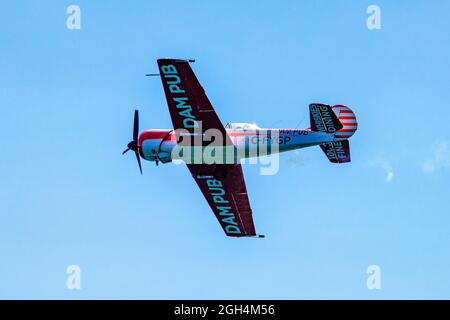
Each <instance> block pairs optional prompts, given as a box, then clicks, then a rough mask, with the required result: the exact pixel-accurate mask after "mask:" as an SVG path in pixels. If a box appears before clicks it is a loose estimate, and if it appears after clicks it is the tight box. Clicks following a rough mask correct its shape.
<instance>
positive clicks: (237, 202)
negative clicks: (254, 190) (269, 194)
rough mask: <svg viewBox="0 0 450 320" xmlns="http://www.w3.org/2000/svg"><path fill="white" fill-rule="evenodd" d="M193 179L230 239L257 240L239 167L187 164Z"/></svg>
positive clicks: (234, 165) (237, 165)
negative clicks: (254, 238) (249, 238)
mask: <svg viewBox="0 0 450 320" xmlns="http://www.w3.org/2000/svg"><path fill="white" fill-rule="evenodd" d="M188 168H189V170H190V171H191V174H192V177H193V178H194V179H195V181H196V182H197V184H198V186H199V188H200V190H201V191H202V192H203V195H204V196H205V198H206V200H207V201H208V204H209V206H210V207H211V209H212V210H213V212H214V214H215V215H216V218H217V220H219V223H220V225H221V226H222V228H223V230H224V231H225V234H226V235H227V236H230V237H249V236H255V235H256V233H255V226H254V224H253V217H252V209H251V208H250V202H249V200H248V196H247V188H246V187H245V181H244V175H243V174H242V168H241V165H240V164H214V165H196V164H188Z"/></svg>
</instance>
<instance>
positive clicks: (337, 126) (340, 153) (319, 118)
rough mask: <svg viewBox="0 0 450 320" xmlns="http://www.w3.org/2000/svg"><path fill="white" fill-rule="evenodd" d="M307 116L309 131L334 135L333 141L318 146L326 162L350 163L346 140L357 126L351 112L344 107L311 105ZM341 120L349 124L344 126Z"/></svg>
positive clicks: (348, 145) (348, 146) (348, 147)
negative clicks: (309, 122) (309, 123)
mask: <svg viewBox="0 0 450 320" xmlns="http://www.w3.org/2000/svg"><path fill="white" fill-rule="evenodd" d="M346 112H347V113H348V114H346ZM350 113H351V114H350ZM336 114H337V115H336ZM341 114H342V115H341ZM309 116H310V120H311V130H313V131H321V132H327V133H334V134H335V140H334V141H332V142H325V143H322V144H321V145H320V148H321V149H322V151H323V152H324V153H325V155H326V156H327V158H328V160H330V161H331V162H333V163H345V162H350V144H349V142H348V140H347V139H346V138H349V137H350V136H351V135H353V133H354V132H355V131H356V126H357V124H356V118H355V115H354V114H353V112H352V111H351V110H350V109H349V108H347V107H345V106H340V105H338V106H334V107H331V106H329V105H326V104H320V103H312V104H310V105H309ZM338 116H339V119H338ZM350 118H351V119H350ZM341 119H342V120H343V121H347V122H349V123H347V122H346V123H345V126H344V125H343V124H342V123H341V121H340V120H341ZM346 119H350V120H346ZM354 119H355V120H354ZM350 122H351V123H350Z"/></svg>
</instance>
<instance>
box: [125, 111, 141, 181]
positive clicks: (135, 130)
mask: <svg viewBox="0 0 450 320" xmlns="http://www.w3.org/2000/svg"><path fill="white" fill-rule="evenodd" d="M138 136H139V111H137V110H134V125H133V140H132V141H131V142H130V143H128V145H127V148H126V149H125V150H124V151H123V152H122V154H125V153H127V152H128V151H130V150H132V151H134V154H135V155H136V160H137V162H138V165H139V171H140V172H141V174H142V166H141V158H140V156H139V150H138V144H137V140H138Z"/></svg>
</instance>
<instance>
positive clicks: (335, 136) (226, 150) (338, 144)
mask: <svg viewBox="0 0 450 320" xmlns="http://www.w3.org/2000/svg"><path fill="white" fill-rule="evenodd" d="M191 62H194V61H193V60H183V59H159V60H158V67H159V71H160V73H159V74H157V75H158V76H160V77H161V79H162V83H163V87H164V92H165V94H166V98H167V104H168V106H169V112H170V116H171V118H172V123H173V127H174V129H162V130H161V129H155V130H145V131H143V132H141V133H140V134H139V116H138V111H137V110H136V111H135V114H134V129H133V140H132V141H131V142H130V143H129V144H128V148H127V149H126V150H125V151H124V152H123V153H126V152H127V151H129V150H132V151H134V152H135V155H136V159H137V161H138V164H139V169H140V171H141V173H142V167H141V161H140V158H143V159H145V160H149V161H155V162H156V164H158V163H159V162H161V163H167V162H171V161H172V160H175V159H182V160H184V162H186V164H187V167H188V169H189V171H190V172H191V174H192V177H193V178H194V180H195V181H196V182H197V185H198V186H199V188H200V190H201V191H202V193H203V195H204V196H205V198H206V200H207V201H208V204H209V206H210V207H211V209H212V211H213V212H214V214H215V216H216V218H217V219H218V221H219V223H220V225H221V226H222V228H223V230H224V231H225V234H226V235H227V236H231V237H254V236H257V235H256V231H255V227H254V223H253V217H252V209H251V207H250V202H249V199H248V195H247V189H246V186H245V181H244V176H243V173H242V168H241V160H242V159H245V158H250V157H259V156H265V155H272V154H275V153H279V152H284V151H289V150H295V149H299V148H305V147H310V146H320V148H321V149H322V150H323V152H324V153H325V155H326V156H327V157H328V159H329V160H330V161H331V162H333V163H344V162H350V148H349V142H348V138H350V137H351V136H352V135H353V134H354V133H355V131H356V129H357V122H356V117H355V114H354V113H353V112H352V111H351V110H350V109H349V108H348V107H346V106H343V105H335V106H329V105H325V104H318V103H314V104H310V106H309V112H310V121H311V127H310V128H307V129H262V128H259V127H258V126H257V125H255V124H250V123H233V124H227V125H226V126H224V125H223V124H222V122H221V121H220V119H219V118H218V116H217V114H216V112H215V111H214V108H213V107H212V105H211V103H210V101H209V99H208V97H207V96H206V94H205V91H204V89H203V87H202V86H201V85H200V83H199V81H198V80H197V77H196V76H195V74H194V72H193V71H192V69H191V66H190V63H191ZM211 132H212V133H211ZM211 137H212V138H211ZM183 148H184V149H183ZM180 150H184V151H181V152H180ZM189 150H192V151H193V152H192V153H190V154H189V157H186V156H185V154H184V153H188V152H187V151H189ZM205 150H208V151H207V152H205ZM219 151H220V152H219ZM192 154H195V155H199V154H200V155H201V156H200V157H197V158H195V157H193V156H192ZM230 154H231V156H229V155H230ZM194 158H195V159H194ZM218 159H219V160H218ZM258 237H264V236H261V235H258Z"/></svg>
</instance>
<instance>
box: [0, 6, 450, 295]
mask: <svg viewBox="0 0 450 320" xmlns="http://www.w3.org/2000/svg"><path fill="white" fill-rule="evenodd" d="M70 4H76V5H79V6H80V8H81V29H80V30H68V29H67V28H66V19H67V17H68V15H67V14H66V8H67V7H68V6H69V5H70ZM371 4H377V5H378V6H379V7H380V8H381V19H382V20H381V24H382V28H381V30H368V29H367V27H366V19H367V17H368V15H367V14H366V9H367V7H368V6H369V5H371ZM448 12H450V3H449V2H448V1H395V2H393V1H376V2H372V1H333V2H331V1H325V0H323V1H305V2H303V3H300V2H299V1H287V2H284V3H283V4H280V3H279V2H277V1H263V2H260V1H214V2H206V1H189V2H182V1H172V2H171V4H170V5H168V4H167V2H166V1H132V2H131V3H127V4H125V2H123V1H108V2H106V1H76V2H67V1H43V2H42V1H39V2H38V1H6V3H4V4H3V6H2V10H1V11H0V30H1V31H0V52H1V53H0V57H1V59H0V70H1V72H0V106H1V117H0V136H1V160H0V219H1V222H0V257H1V258H0V259H1V260H0V261H1V263H0V298H43V299H47V298H61V299H80V298H83V299H90V298H150V299H155V298H160V299H163V298H171V299H184V298H185V299H187V298H189V299H195V298H199V299H206V298H219V299H220V298H237V299H239V298H260V299H272V298H273V299H281V298H286V299H303V298H307V299H310V298H332V299H333V298H340V299H348V298H357V299H383V298H384V299H392V298H401V299H404V298H426V299H427V298H447V299H448V298H450V253H449V252H450V251H449V250H448V244H449V243H450V232H449V229H450V215H449V210H448V195H449V182H448V179H449V177H450V146H449V141H450V132H449V130H448V119H449V118H450V111H449V110H448V106H447V102H448V101H449V100H450V91H449V90H448V88H449V87H450V77H449V74H450V62H449V59H448V57H449V53H450V47H449V45H450V44H449V41H448V38H449V32H450V21H449V19H448ZM166 56H170V57H180V58H195V59H196V60H197V62H196V63H195V64H194V66H193V68H194V70H195V72H196V74H197V76H198V78H199V79H200V81H201V82H202V84H203V86H204V87H205V90H206V92H207V94H208V96H209V98H210V100H211V101H212V103H213V105H214V106H215V108H216V111H217V113H218V115H219V116H220V117H221V119H222V120H223V121H224V122H228V121H233V122H256V123H258V124H259V125H260V126H262V127H295V126H297V125H299V123H300V125H299V126H300V127H308V126H309V120H308V111H307V110H308V109H307V106H308V104H309V103H311V102H323V103H328V104H338V103H341V104H346V105H348V106H350V107H351V108H352V109H353V110H354V112H355V113H356V115H357V118H358V122H359V128H358V131H357V132H356V134H355V136H354V137H352V139H351V140H350V144H351V152H352V163H350V164H345V165H333V164H331V163H329V162H328V161H327V159H326V158H325V156H324V155H323V154H322V152H321V151H320V149H319V148H309V149H304V150H301V151H299V152H293V153H286V154H283V155H282V156H281V163H280V171H279V173H278V174H277V175H274V176H261V175H260V174H259V168H258V167H257V166H250V165H247V166H245V167H244V174H245V177H246V183H247V188H248V191H249V197H250V201H251V204H252V208H253V212H254V219H255V225H256V228H257V231H258V232H259V233H263V234H266V236H267V238H266V239H263V240H258V239H230V238H226V237H225V235H224V233H223V232H222V230H221V229H220V226H219V224H218V223H217V221H216V219H215V217H214V216H213V214H212V213H211V212H210V210H209V207H208V206H207V204H206V201H205V200H204V199H203V197H202V195H201V194H200V191H199V190H197V187H196V185H195V182H194V181H193V180H192V178H191V177H190V174H189V172H188V170H186V168H184V167H183V166H176V165H173V164H167V165H160V166H159V167H156V166H155V165H154V164H153V163H148V162H146V163H144V164H143V169H144V175H143V176H140V175H139V171H138V168H137V165H136V163H135V160H134V159H133V157H132V156H131V155H129V154H127V155H126V156H121V152H122V150H123V149H124V147H125V146H126V144H127V143H128V142H129V140H130V138H131V130H132V127H131V126H132V117H133V110H134V108H135V107H138V108H139V109H140V115H141V128H142V129H144V128H170V127H171V121H170V117H169V113H168V110H167V106H166V102H165V97H164V94H163V90H162V85H161V83H160V81H159V79H157V78H146V77H144V74H145V73H148V72H155V71H156V70H157V66H156V59H157V58H159V57H166ZM373 264H375V265H378V266H379V267H380V268H381V285H382V288H381V290H368V289H367V287H366V279H367V277H368V275H367V274H366V268H367V267H368V266H369V265H373ZM69 265H78V266H80V268H81V286H82V289H81V290H68V289H67V288H66V279H67V274H66V268H67V266H69Z"/></svg>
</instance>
